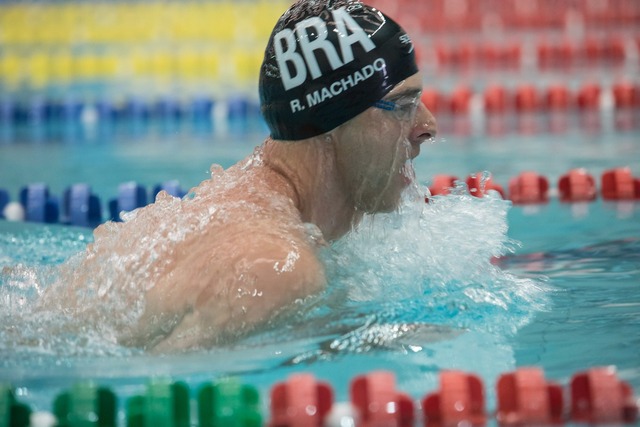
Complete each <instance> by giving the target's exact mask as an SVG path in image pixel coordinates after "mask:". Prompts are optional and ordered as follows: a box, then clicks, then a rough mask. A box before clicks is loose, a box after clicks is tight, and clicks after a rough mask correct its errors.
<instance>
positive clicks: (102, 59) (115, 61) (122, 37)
mask: <svg viewBox="0 0 640 427" xmlns="http://www.w3.org/2000/svg"><path fill="white" fill-rule="evenodd" d="M369 3H370V4H373V5H378V6H379V7H381V9H382V10H384V11H385V12H387V13H388V14H389V15H391V16H392V17H395V18H396V19H398V21H399V22H401V23H402V24H403V26H405V27H406V28H407V29H408V31H409V33H410V34H411V36H412V38H413V39H414V42H415V44H416V49H417V53H418V56H419V61H420V62H421V65H422V67H423V68H424V69H431V68H433V67H434V66H435V67H439V68H443V69H445V70H450V69H452V68H453V69H462V70H468V69H469V68H471V69H475V70H483V69H492V70H498V71H499V70H504V69H507V70H509V69H511V70H512V69H516V70H518V69H526V70H531V69H532V68H537V69H539V70H541V71H543V70H545V69H549V68H551V69H558V68H560V69H564V68H567V67H582V68H587V69H591V68H593V67H596V69H597V70H600V71H602V70H601V69H602V68H607V67H610V66H612V65H613V66H623V67H630V68H631V71H630V72H632V73H633V70H634V69H635V70H637V69H638V68H639V67H640V59H639V58H640V33H638V25H639V23H640V6H638V4H639V3H638V2H637V1H633V0H573V1H555V0H554V1H551V0H531V1H519V0H473V1H472V0H431V1H421V0H420V1H417V0H403V1H394V2H389V1H381V0H377V1H376V0H372V1H371V2H369ZM289 4H290V2H289V1H286V0H278V1H277V2H273V1H268V0H253V1H240V2H232V1H230V0H212V1H186V2H180V3H171V2H169V3H166V2H161V1H145V2H126V1H100V2H91V3H86V2H81V1H70V2H53V1H42V2H6V3H4V4H3V3H0V11H1V13H0V87H4V89H5V91H13V92H23V91H25V90H26V89H30V90H43V89H44V88H46V87H48V86H50V85H53V86H55V85H70V84H72V83H73V84H77V83H79V82H80V83H82V82H102V83H105V82H106V83H109V84H111V85H117V86H122V87H126V85H127V83H131V81H136V79H142V80H144V79H152V80H153V79H156V80H157V81H156V82H155V83H156V85H157V86H162V87H164V88H165V89H166V88H167V87H169V86H168V84H169V83H171V82H173V83H175V82H180V83H185V82H190V83H193V85H195V86H196V87H200V88H202V85H206V82H209V83H211V82H217V83H218V84H219V86H220V87H223V88H224V87H228V86H231V87H233V88H234V89H236V90H238V89H240V88H242V87H246V86H247V85H255V83H256V81H257V76H258V69H259V65H260V63H261V61H262V58H263V54H264V46H265V45H266V42H267V39H268V37H269V34H270V32H271V29H272V28H273V25H274V23H275V22H276V20H277V19H278V17H279V15H280V13H282V12H283V11H284V10H285V9H286V8H287V6H288V5H289ZM558 20H560V21H562V22H563V24H562V25H560V24H558ZM576 20H578V21H580V22H581V23H582V26H581V27H580V28H582V29H581V30H580V29H578V30H576V29H575V28H574V27H575V26H576V25H577V24H575V21H576ZM565 21H566V22H565ZM554 28H558V29H559V32H551V33H549V32H548V31H547V32H545V33H542V32H541V31H542V30H548V29H554ZM602 28H603V29H602ZM594 29H598V30H597V31H594ZM496 31H498V34H497V35H496ZM518 31H520V32H518ZM168 82H169V83H168ZM150 90H158V91H159V90H161V88H160V87H152V88H151V89H150ZM171 90H172V91H179V90H184V87H171Z"/></svg>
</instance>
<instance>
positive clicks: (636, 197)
mask: <svg viewBox="0 0 640 427" xmlns="http://www.w3.org/2000/svg"><path fill="white" fill-rule="evenodd" d="M459 183H464V185H466V188H467V190H468V192H469V194H471V195H473V196H476V197H483V196H484V195H485V194H487V192H489V191H494V192H497V193H498V194H500V196H501V197H502V198H504V199H507V198H508V199H509V200H511V201H512V202H513V203H514V204H515V205H525V204H544V203H547V202H549V200H550V198H551V197H557V198H558V199H559V200H560V201H561V202H564V203H580V202H582V203H584V202H591V201H594V200H596V198H597V197H598V195H600V196H601V197H602V199H603V200H605V201H628V202H637V201H640V178H637V177H634V176H633V175H632V173H631V170H630V169H629V168H626V167H621V168H616V169H611V170H607V171H605V172H603V173H602V175H601V177H600V188H599V189H598V188H597V185H596V179H595V178H594V177H593V176H592V175H591V174H589V173H588V172H587V171H586V170H584V169H572V170H570V171H568V172H567V173H566V174H564V175H562V176H561V177H560V179H559V180H558V182H557V186H556V188H555V189H551V187H550V185H549V179H548V178H546V177H545V176H542V175H539V174H537V173H536V172H532V171H526V172H522V173H521V174H519V175H518V176H516V177H513V178H511V179H510V180H509V182H508V187H507V190H508V191H505V189H504V187H503V186H502V185H500V184H498V183H497V182H495V180H493V179H492V178H491V176H484V175H483V174H479V173H478V174H472V175H469V176H468V177H467V178H466V179H465V180H461V179H459V178H458V177H456V176H453V175H436V176H434V177H433V180H432V184H431V186H430V187H429V192H430V195H429V196H427V198H426V201H427V202H428V201H429V197H432V196H441V195H447V194H449V193H450V192H451V190H452V189H453V188H455V187H457V186H458V185H459ZM161 190H164V191H166V192H167V193H168V194H170V195H172V196H174V197H179V198H182V197H184V196H185V194H186V192H185V191H184V190H183V189H182V188H181V186H180V184H179V183H178V182H177V181H166V182H163V183H160V184H157V185H154V186H153V188H152V189H151V191H150V192H149V191H148V190H147V189H146V188H145V187H144V186H142V185H140V184H138V183H135V182H126V183H122V184H120V185H119V187H118V192H117V196H116V197H115V198H112V199H110V200H109V202H108V204H107V207H108V215H107V219H109V220H112V221H120V220H121V219H120V214H121V213H122V212H129V211H132V210H134V209H137V208H140V207H144V206H146V205H147V204H148V203H150V202H152V201H153V200H155V197H156V195H157V194H158V193H159V192H160V191H161ZM3 218H4V219H9V220H14V221H15V220H26V221H29V222H38V223H47V224H58V223H60V224H65V225H73V226H81V227H96V226H98V225H99V224H101V223H102V222H103V221H104V215H103V207H102V203H101V201H100V198H99V196H97V195H95V194H94V193H93V192H92V189H91V186H90V185H88V184H84V183H80V184H74V185H71V186H69V187H68V188H66V189H65V190H64V192H63V194H62V196H61V197H57V196H55V195H52V194H51V192H50V191H49V187H48V186H47V185H46V184H43V183H35V184H29V185H27V186H25V187H23V188H22V189H21V190H20V193H19V197H18V201H16V202H12V201H11V197H10V194H9V192H8V191H7V190H4V189H2V188H0V219H3Z"/></svg>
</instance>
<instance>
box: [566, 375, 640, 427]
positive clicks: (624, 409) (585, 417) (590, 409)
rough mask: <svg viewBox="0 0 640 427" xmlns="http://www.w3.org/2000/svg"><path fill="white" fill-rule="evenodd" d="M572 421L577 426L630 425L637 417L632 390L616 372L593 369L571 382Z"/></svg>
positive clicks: (575, 376)
mask: <svg viewBox="0 0 640 427" xmlns="http://www.w3.org/2000/svg"><path fill="white" fill-rule="evenodd" d="M570 387H571V420H572V421H574V422H578V423H591V424H619V423H633V422H635V421H636V419H637V416H638V407H637V406H636V403H635V402H634V398H633V390H632V389H631V387H630V386H629V384H627V383H626V382H623V381H620V380H619V379H618V377H617V375H616V372H615V369H613V368H609V367H604V368H593V369H590V370H588V371H586V372H583V373H578V374H576V375H574V376H573V377H572V379H571V386H570Z"/></svg>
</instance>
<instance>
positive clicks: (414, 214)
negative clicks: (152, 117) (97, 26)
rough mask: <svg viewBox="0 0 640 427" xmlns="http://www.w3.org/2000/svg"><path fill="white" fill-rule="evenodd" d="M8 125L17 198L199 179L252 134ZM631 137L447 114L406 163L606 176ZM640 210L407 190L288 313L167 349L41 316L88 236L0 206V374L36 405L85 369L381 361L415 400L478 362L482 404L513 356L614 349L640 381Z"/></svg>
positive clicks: (536, 359)
mask: <svg viewBox="0 0 640 427" xmlns="http://www.w3.org/2000/svg"><path fill="white" fill-rule="evenodd" d="M105 135H106V136H105ZM18 136H20V137H16V135H14V137H12V138H11V139H6V140H4V142H3V143H2V144H0V187H4V188H7V189H9V190H10V191H11V192H12V194H13V197H14V200H15V197H16V194H17V191H18V189H19V187H20V186H21V185H23V184H26V183H29V182H38V181H41V182H46V183H48V184H49V185H50V188H51V190H52V192H53V193H54V194H59V193H60V192H61V191H62V190H63V189H64V187H65V186H67V185H69V184H72V183H75V182H88V183H90V184H91V185H92V187H93V189H94V192H96V193H97V194H98V195H100V196H101V198H102V200H103V203H104V202H105V201H106V200H107V199H108V198H109V197H113V196H114V195H115V191H116V188H117V185H118V184H119V183H121V182H125V181H130V180H135V181H137V182H139V183H142V184H144V185H145V186H147V187H150V186H152V185H154V184H156V183H158V182H161V181H163V180H167V179H178V180H180V182H181V183H182V185H183V186H184V187H185V188H188V187H190V186H193V185H196V184H197V183H198V182H199V181H201V180H203V179H207V177H208V170H209V166H210V164H211V163H212V162H217V163H220V164H222V165H223V166H225V167H226V166H229V165H230V164H232V163H234V162H235V161H237V160H239V159H240V158H242V157H244V156H246V155H247V154H249V153H251V151H252V150H253V147H254V146H255V145H256V144H258V143H259V142H260V139H261V137H262V134H261V133H260V132H259V131H256V132H255V133H251V134H228V133H227V134H224V135H223V134H217V133H216V132H215V130H213V129H209V130H205V131H202V132H195V131H194V129H192V128H189V127H182V128H175V129H166V128H165V129H162V128H155V129H151V130H149V129H146V130H145V131H141V130H140V129H138V130H137V131H133V130H132V128H130V127H129V128H123V129H118V130H115V131H114V132H112V133H107V134H94V135H93V136H91V135H89V136H87V135H84V136H83V137H82V138H75V139H74V138H71V139H68V140H65V139H64V138H57V139H55V140H51V139H47V138H46V137H45V138H44V139H42V140H38V139H34V137H33V136H32V135H30V134H29V133H22V134H18ZM638 140H640V135H639V133H638V130H637V129H634V130H626V131H625V130H622V131H621V130H615V129H614V130H611V129H610V130H607V129H601V130H599V131H597V132H593V131H586V130H585V129H582V128H581V127H580V126H578V125H573V126H571V127H570V128H569V129H568V130H567V131H565V132H562V133H559V134H553V133H550V132H539V133H536V134H533V135H525V134H521V133H518V132H507V133H505V134H502V135H493V136H490V135H486V134H485V135H483V136H481V137H468V136H465V135H463V134H461V133H457V131H456V128H455V127H453V126H449V125H448V124H447V123H446V121H444V123H443V124H442V127H441V137H440V138H439V139H438V141H437V142H436V143H435V144H433V145H427V146H424V147H423V149H422V154H421V156H420V157H419V158H418V159H417V160H416V172H417V176H418V179H419V181H420V183H421V184H422V185H427V184H428V183H429V180H430V178H431V177H432V176H433V175H434V174H436V173H450V174H455V175H457V176H459V177H461V178H463V177H465V176H466V175H467V174H469V173H473V172H477V171H483V170H487V171H491V172H492V173H493V174H494V177H495V179H496V180H497V181H498V182H499V183H501V184H502V185H504V186H506V184H507V180H508V178H509V177H511V176H515V175H517V174H518V173H519V172H522V171H524V170H531V169H533V170H536V171H537V172H539V173H543V174H545V175H546V176H547V177H548V178H549V179H550V181H551V183H552V186H555V182H556V181H557V179H558V177H559V176H560V175H562V174H563V173H565V172H566V171H567V170H569V169H570V168H573V167H586V168H588V169H589V171H590V172H591V173H593V174H594V175H595V176H596V177H598V176H599V174H600V173H601V172H602V171H604V170H606V169H609V168H612V167H617V166H630V167H631V169H632V171H633V172H634V174H635V175H636V176H637V175H638V174H639V173H640V144H638V142H637V141H638ZM639 211H640V204H638V203H637V202H636V203H627V204H623V203H605V202H602V201H597V202H594V203H589V204H578V205H567V204H560V203H559V202H557V201H555V200H554V201H552V202H551V203H550V204H548V205H544V206H536V207H528V208H523V207H512V206H511V205H510V203H509V202H504V201H501V200H498V199H495V198H487V199H482V200H480V199H475V198H472V197H470V196H466V195H464V194H460V195H456V196H451V197H445V198H439V199H437V200H435V201H434V202H432V203H430V204H429V205H425V204H424V203H422V202H420V201H418V200H414V199H412V198H411V197H408V198H407V201H406V204H405V205H404V206H403V208H402V209H401V211H400V212H399V213H395V214H391V215H385V216H376V217H373V218H368V219H367V220H366V221H365V222H364V223H363V224H362V225H361V226H360V227H359V230H358V232H357V233H354V234H353V235H351V236H350V237H348V238H346V239H344V240H343V241H341V242H339V243H337V244H335V245H334V246H333V247H332V248H330V249H329V250H327V252H326V253H324V254H323V257H324V258H325V262H326V263H327V265H328V269H329V273H330V279H331V280H330V282H331V285H330V287H329V289H328V291H327V292H326V293H325V294H323V295H322V296H320V297H318V298H315V299H311V300H309V301H303V302H301V303H300V308H299V310H298V311H297V312H296V313H295V314H294V315H292V316H290V317H288V318H286V319H281V320H280V321H278V322H274V323H272V324H270V325H268V326H267V327H266V328H265V329H264V330H262V331H260V332H259V333H256V334H254V335H252V336H250V337H247V338H246V339H244V340H242V341H241V342H238V343H236V344H234V345H231V346H228V347H225V348H218V349H213V350H208V351H198V352H194V353H189V354H185V355H171V356H154V355H148V354H144V353H142V352H141V351H139V350H136V349H129V348H123V347H120V346H118V345H115V344H114V343H113V342H112V341H110V339H109V338H108V336H105V335H100V334H99V333H97V332H96V330H84V331H81V332H79V333H68V332H66V330H65V326H68V325H67V324H66V323H65V320H64V319H61V318H56V317H53V318H46V319H44V318H42V316H41V315H40V314H38V313H34V312H33V311H32V310H31V309H30V306H31V304H32V303H33V301H34V300H35V298H37V295H38V293H39V292H40V290H41V288H43V287H46V286H48V284H49V283H50V282H51V281H52V278H55V275H56V266H58V265H59V264H61V263H64V262H66V261H67V259H68V258H69V257H71V256H72V255H73V254H75V253H77V252H81V251H83V249H84V247H85V246H86V245H87V243H88V242H90V241H91V240H92V235H91V232H90V231H89V230H86V229H80V228H72V227H62V226H44V225H38V224H15V223H9V222H2V221H0V268H3V267H13V268H14V269H13V270H12V271H11V272H7V271H5V272H3V273H2V275H0V308H1V309H2V310H0V318H1V320H2V321H1V322H0V324H2V325H3V329H2V330H1V332H0V379H1V380H8V381H9V382H11V383H13V384H14V385H15V386H17V387H24V390H25V391H24V399H25V400H27V401H29V402H32V403H33V404H34V405H35V406H36V407H39V408H40V409H50V406H49V405H50V402H51V398H52V396H53V395H54V394H55V393H57V392H58V391H59V390H61V389H62V388H65V387H68V386H69V385H71V384H73V383H74V382H77V381H78V380H80V379H86V378H92V379H95V380H96V381H97V382H99V383H101V384H105V385H110V386H112V387H114V388H116V389H117V390H118V391H119V392H120V393H121V394H123V395H127V394H131V393H135V392H136V391H137V390H139V389H140V387H141V385H143V384H144V383H145V382H146V381H147V379H148V378H149V377H150V376H157V375H167V376H171V377H173V378H176V379H181V380H185V381H187V382H188V383H189V384H200V383H201V382H203V381H205V380H209V379H211V378H218V377H222V376H228V375H238V376H240V377H241V378H243V380H245V381H247V382H249V383H252V384H255V385H257V386H258V388H259V389H260V390H262V391H264V392H265V393H267V391H268V389H269V388H270V387H271V386H272V385H273V384H274V383H275V382H276V381H281V380H283V379H284V378H285V377H286V376H287V375H289V374H290V373H292V372H298V371H305V372H312V373H314V374H315V375H316V376H318V377H319V378H322V379H324V380H326V381H329V382H330V383H331V384H332V385H333V386H334V387H335V389H336V392H337V395H338V398H339V399H341V400H345V399H346V390H347V385H348V381H349V380H350V379H351V378H352V377H354V376H355V375H357V374H360V373H366V372H369V371H372V370H376V369H387V370H391V371H393V372H394V373H395V374H396V376H397V378H398V387H399V388H400V389H401V390H404V391H406V392H407V393H409V394H411V395H412V396H414V397H416V398H418V397H422V396H423V395H424V394H426V393H427V392H429V391H432V390H434V389H435V387H436V384H437V373H438V371H439V370H441V369H445V368H456V369H463V370H466V371H469V372H474V373H477V374H479V375H480V376H481V377H482V378H483V379H484V380H485V385H486V387H487V391H488V393H489V394H490V401H492V399H493V397H492V396H491V390H492V387H493V384H494V381H495V379H496V377H497V376H498V375H499V374H500V373H503V372H507V371H509V370H512V369H514V368H516V367H519V366H528V365H532V364H535V365H538V366H541V367H543V368H544V369H545V371H546V374H547V377H549V378H551V379H554V380H557V381H560V382H563V383H566V382H567V381H568V380H569V378H570V376H571V375H572V374H574V373H576V372H578V371H581V370H584V369H587V368H590V367H593V366H600V365H609V364H613V365H616V366H617V368H618V373H619V375H620V377H621V378H622V379H624V380H626V381H628V382H629V383H631V385H632V386H633V387H634V388H635V390H636V391H638V390H640V358H639V357H638V354H639V350H640V288H638V283H640V212H639ZM496 258H499V259H498V260H496ZM105 325H107V326H108V325H109V319H105ZM76 326H77V325H76ZM107 329H108V328H107Z"/></svg>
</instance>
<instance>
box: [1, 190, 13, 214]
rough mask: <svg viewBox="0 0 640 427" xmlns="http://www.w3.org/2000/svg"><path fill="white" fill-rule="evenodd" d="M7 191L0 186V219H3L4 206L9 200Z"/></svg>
mask: <svg viewBox="0 0 640 427" xmlns="http://www.w3.org/2000/svg"><path fill="white" fill-rule="evenodd" d="M10 200H11V199H10V197H9V192H8V191H7V190H5V189H4V188H0V219H4V208H5V206H7V205H8V204H9V201H10Z"/></svg>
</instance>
